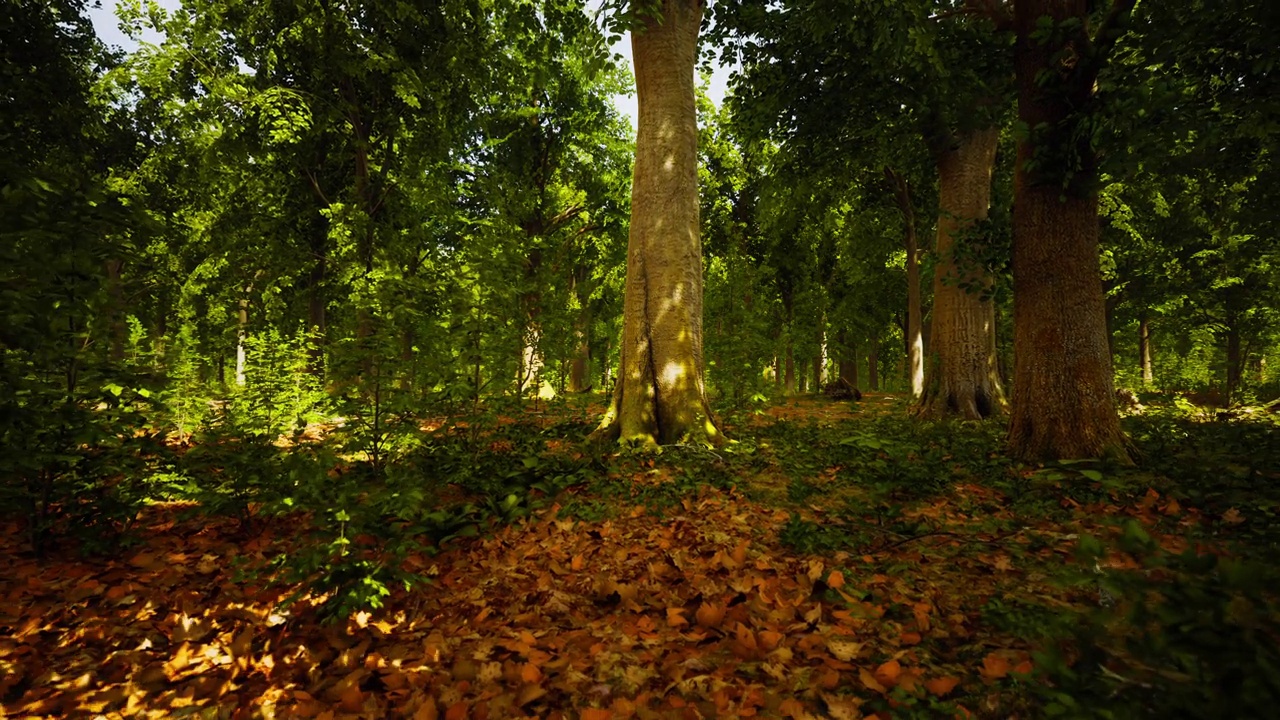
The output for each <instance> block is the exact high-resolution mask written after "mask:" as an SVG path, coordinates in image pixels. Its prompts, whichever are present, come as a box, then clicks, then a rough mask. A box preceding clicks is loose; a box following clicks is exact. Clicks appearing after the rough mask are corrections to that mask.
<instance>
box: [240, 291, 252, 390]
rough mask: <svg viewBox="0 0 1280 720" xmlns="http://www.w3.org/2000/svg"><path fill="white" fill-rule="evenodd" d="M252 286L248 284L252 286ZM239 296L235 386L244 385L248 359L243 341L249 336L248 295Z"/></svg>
mask: <svg viewBox="0 0 1280 720" xmlns="http://www.w3.org/2000/svg"><path fill="white" fill-rule="evenodd" d="M252 287H253V286H250V288H252ZM247 291H248V288H246V295H245V296H244V297H242V298H240V311H239V312H238V313H237V314H236V387H244V384H245V380H246V378H245V365H246V361H247V360H248V358H247V356H246V350H245V341H246V340H247V339H248V337H249V297H248V294H247Z"/></svg>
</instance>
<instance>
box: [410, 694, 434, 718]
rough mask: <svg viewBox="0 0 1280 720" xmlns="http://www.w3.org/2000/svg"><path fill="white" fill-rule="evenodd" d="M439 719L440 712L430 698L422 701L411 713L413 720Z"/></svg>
mask: <svg viewBox="0 0 1280 720" xmlns="http://www.w3.org/2000/svg"><path fill="white" fill-rule="evenodd" d="M439 717H440V710H439V708H437V707H436V701H435V700H434V699H433V698H430V697H428V698H426V699H425V700H423V701H422V704H421V705H419V706H418V709H417V711H416V712H414V713H413V720H437V719H438V718H439Z"/></svg>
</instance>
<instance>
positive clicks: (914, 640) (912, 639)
mask: <svg viewBox="0 0 1280 720" xmlns="http://www.w3.org/2000/svg"><path fill="white" fill-rule="evenodd" d="M923 639H924V638H922V637H921V636H920V633H918V632H904V633H902V635H901V636H899V638H898V642H901V643H902V644H903V645H919V644H920V641H922V640H923Z"/></svg>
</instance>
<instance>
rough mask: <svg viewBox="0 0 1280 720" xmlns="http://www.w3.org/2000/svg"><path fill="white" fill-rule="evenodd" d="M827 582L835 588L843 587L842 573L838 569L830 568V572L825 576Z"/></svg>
mask: <svg viewBox="0 0 1280 720" xmlns="http://www.w3.org/2000/svg"><path fill="white" fill-rule="evenodd" d="M827 584H828V585H830V586H831V587H833V588H835V589H836V590H839V589H840V588H842V587H844V573H842V572H840V571H839V570H832V571H831V574H830V575H829V576H827Z"/></svg>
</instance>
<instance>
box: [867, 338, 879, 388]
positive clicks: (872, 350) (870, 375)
mask: <svg viewBox="0 0 1280 720" xmlns="http://www.w3.org/2000/svg"><path fill="white" fill-rule="evenodd" d="M867 387H868V388H869V389H871V390H879V389H880V340H879V339H878V338H871V342H870V343H869V347H868V348H867Z"/></svg>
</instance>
